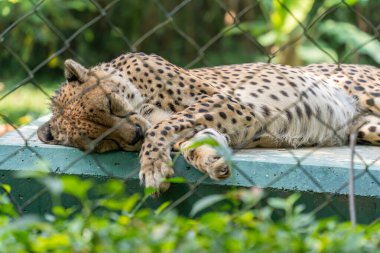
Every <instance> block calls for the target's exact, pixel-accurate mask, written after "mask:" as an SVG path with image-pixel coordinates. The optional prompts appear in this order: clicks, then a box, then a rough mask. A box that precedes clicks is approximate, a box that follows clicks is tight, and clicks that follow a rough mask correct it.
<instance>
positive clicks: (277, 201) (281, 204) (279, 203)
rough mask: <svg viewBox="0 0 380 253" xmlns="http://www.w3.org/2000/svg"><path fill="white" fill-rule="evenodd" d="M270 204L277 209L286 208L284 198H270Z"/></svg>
mask: <svg viewBox="0 0 380 253" xmlns="http://www.w3.org/2000/svg"><path fill="white" fill-rule="evenodd" d="M268 204H269V205H270V206H271V207H273V208H276V209H281V210H284V209H286V202H285V200H284V199H281V198H270V199H268Z"/></svg>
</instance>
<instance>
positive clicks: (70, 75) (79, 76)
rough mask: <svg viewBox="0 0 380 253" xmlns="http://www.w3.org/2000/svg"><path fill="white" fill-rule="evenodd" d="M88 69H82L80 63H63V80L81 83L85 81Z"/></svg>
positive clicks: (67, 61) (68, 61)
mask: <svg viewBox="0 0 380 253" xmlns="http://www.w3.org/2000/svg"><path fill="white" fill-rule="evenodd" d="M87 73H88V69H86V68H85V67H83V66H82V65H81V64H80V63H78V62H76V61H74V60H71V59H68V60H66V61H65V78H66V80H67V81H69V82H71V81H78V82H80V83H83V82H85V81H86V79H87Z"/></svg>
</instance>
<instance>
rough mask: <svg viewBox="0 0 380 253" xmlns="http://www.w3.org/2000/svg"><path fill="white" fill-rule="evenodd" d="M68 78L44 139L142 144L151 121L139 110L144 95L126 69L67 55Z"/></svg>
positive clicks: (88, 146)
mask: <svg viewBox="0 0 380 253" xmlns="http://www.w3.org/2000/svg"><path fill="white" fill-rule="evenodd" d="M65 78H66V80H67V81H66V82H65V83H64V84H63V85H62V86H61V87H60V88H59V89H58V91H57V92H56V95H55V96H54V97H53V98H52V100H51V109H52V114H53V115H52V117H51V119H50V120H49V121H48V122H46V123H44V124H43V125H42V126H40V127H39V129H38V131H37V135H38V137H39V139H40V140H41V141H43V142H45V143H48V144H57V145H65V146H73V147H77V148H80V149H82V150H95V151H96V152H106V151H111V150H118V149H124V150H126V151H137V150H139V149H140V148H141V145H142V141H143V137H144V133H145V132H146V130H147V129H148V128H149V127H150V124H149V122H148V121H147V120H146V119H145V118H143V117H142V116H141V115H139V114H138V113H137V110H136V109H137V108H138V106H139V104H141V102H142V98H141V96H136V94H138V91H137V90H136V88H135V87H134V86H133V85H132V84H131V83H130V81H129V79H128V78H127V77H126V76H125V74H123V73H122V72H121V71H118V70H116V69H111V70H109V69H102V68H100V67H93V68H90V69H87V68H85V67H83V66H82V65H80V64H79V63H77V62H75V61H73V60H66V61H65ZM131 94H134V95H133V96H132V95H131Z"/></svg>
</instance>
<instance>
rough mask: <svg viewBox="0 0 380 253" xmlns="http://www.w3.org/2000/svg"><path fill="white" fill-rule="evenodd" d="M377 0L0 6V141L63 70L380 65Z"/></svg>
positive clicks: (30, 113) (49, 0)
mask: <svg viewBox="0 0 380 253" xmlns="http://www.w3.org/2000/svg"><path fill="white" fill-rule="evenodd" d="M379 13H380V1H379V0H318V1H314V0H281V1H279V0H261V1H259V0H207V1H204V0H192V1H191V0H183V1H172V0H145V1H139V0H130V1H118V0H114V1H105V0H66V1H59V0H45V1H43V0H40V1H37V0H29V1H27V0H0V135H1V134H2V133H4V132H6V131H9V130H11V129H13V128H15V127H18V126H21V125H24V124H27V123H29V122H30V121H32V120H33V119H35V118H37V117H39V116H41V115H43V114H46V113H48V112H49V97H50V96H51V95H52V94H53V93H54V90H55V89H57V88H58V87H59V85H60V84H61V83H62V82H64V78H63V62H64V60H65V59H67V58H73V59H75V60H77V61H79V62H81V63H82V64H84V65H86V66H91V65H95V64H97V63H99V62H104V61H109V60H111V59H113V58H114V57H116V56H118V55H120V54H122V53H126V52H131V51H143V52H145V53H155V54H158V55H161V56H163V57H164V58H166V59H168V60H169V61H171V62H173V63H174V64H177V65H180V66H182V67H187V68H195V67H201V66H213V65H221V64H233V63H244V62H259V61H260V62H273V63H282V64H289V65H305V64H310V63H321V62H332V63H360V64H370V65H375V66H379V64H380V42H379V31H380V15H379Z"/></svg>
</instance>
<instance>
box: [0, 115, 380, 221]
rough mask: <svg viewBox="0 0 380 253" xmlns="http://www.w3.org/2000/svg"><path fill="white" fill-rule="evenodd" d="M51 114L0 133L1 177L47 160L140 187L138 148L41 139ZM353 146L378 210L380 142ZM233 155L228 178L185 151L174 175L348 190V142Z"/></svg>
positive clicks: (227, 183) (56, 168)
mask: <svg viewBox="0 0 380 253" xmlns="http://www.w3.org/2000/svg"><path fill="white" fill-rule="evenodd" d="M47 118H48V116H46V117H42V118H40V119H39V120H37V121H35V122H33V123H32V124H30V125H28V126H25V127H22V128H20V129H18V130H17V131H13V132H10V133H8V134H6V135H5V136H3V137H1V138H0V180H1V181H7V180H5V179H7V178H9V177H10V175H12V174H13V173H14V172H16V171H28V170H38V169H40V168H41V167H42V164H48V168H49V170H50V171H51V172H52V173H56V174H76V175H81V176H84V177H94V178H103V179H107V178H109V177H117V178H123V179H125V180H127V181H128V182H132V184H131V185H134V186H133V187H134V189H135V190H139V191H141V187H140V186H139V183H138V169H139V161H138V154H137V153H134V152H121V151H120V152H110V153H106V154H85V153H83V152H82V151H80V150H77V149H74V148H69V147H63V146H55V145H46V144H43V143H41V142H40V141H39V140H38V138H37V136H36V130H37V127H38V126H39V125H40V124H42V123H43V122H45V121H46V120H47ZM355 152H356V153H355V154H356V155H355V160H354V162H355V166H354V169H355V176H356V180H355V195H356V196H358V197H359V196H362V197H365V198H370V199H373V201H375V202H376V204H375V206H373V204H374V203H371V204H370V205H371V207H370V208H371V209H372V210H373V211H376V212H377V213H378V216H380V206H379V201H378V200H379V197H380V148H379V147H370V146H357V147H356V148H355ZM233 161H234V164H235V168H234V169H233V174H232V177H231V178H229V179H228V180H224V181H213V180H211V179H208V178H206V177H205V176H204V175H203V174H202V173H200V172H198V171H197V170H195V169H194V168H192V167H190V166H188V165H187V164H186V163H185V161H184V160H183V159H182V157H180V158H178V160H177V161H176V162H175V173H176V174H175V176H176V177H184V178H185V179H186V181H187V183H189V184H194V183H198V182H201V183H200V185H202V186H210V187H211V188H212V187H214V188H215V189H216V188H218V187H235V186H244V187H251V186H258V187H262V188H267V189H270V190H278V191H280V192H281V191H301V192H308V193H318V194H338V195H340V194H343V195H346V194H347V193H348V187H347V186H348V169H349V166H350V162H351V161H350V150H349V148H348V147H333V148H302V149H297V150H294V149H251V150H240V151H237V152H236V154H235V155H234V158H233ZM176 187H177V188H178V187H180V186H176ZM186 189H188V187H187V188H186ZM198 195H199V194H198ZM200 195H203V194H202V193H201V194H200ZM320 196H322V195H320ZM374 215H376V214H375V213H374Z"/></svg>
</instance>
